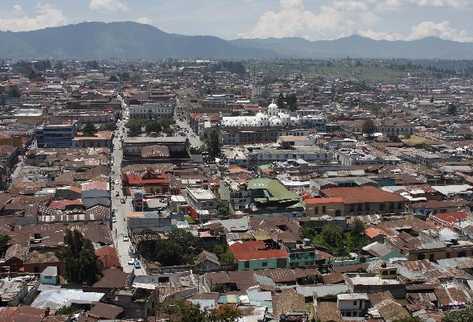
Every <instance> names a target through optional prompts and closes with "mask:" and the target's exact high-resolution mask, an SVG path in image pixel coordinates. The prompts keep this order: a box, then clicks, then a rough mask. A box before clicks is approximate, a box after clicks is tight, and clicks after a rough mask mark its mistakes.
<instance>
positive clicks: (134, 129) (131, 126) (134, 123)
mask: <svg viewBox="0 0 473 322" xmlns="http://www.w3.org/2000/svg"><path fill="white" fill-rule="evenodd" d="M126 127H127V128H128V130H129V131H130V136H137V135H139V134H141V128H142V127H143V122H141V121H140V120H129V121H128V123H127V124H126Z"/></svg>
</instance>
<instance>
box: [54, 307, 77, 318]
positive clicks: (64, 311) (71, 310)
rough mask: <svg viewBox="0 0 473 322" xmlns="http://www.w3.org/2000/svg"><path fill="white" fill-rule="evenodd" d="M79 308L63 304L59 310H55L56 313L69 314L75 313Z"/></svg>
mask: <svg viewBox="0 0 473 322" xmlns="http://www.w3.org/2000/svg"><path fill="white" fill-rule="evenodd" d="M79 311H80V310H79V309H77V308H74V307H72V306H63V307H61V308H60V309H59V310H57V311H56V315H67V316H71V315H72V314H75V313H77V312H79Z"/></svg>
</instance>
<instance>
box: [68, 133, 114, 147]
mask: <svg viewBox="0 0 473 322" xmlns="http://www.w3.org/2000/svg"><path fill="white" fill-rule="evenodd" d="M73 146H74V147H75V148H111V147H112V132H110V131H99V132H97V133H96V134H95V135H94V136H76V137H75V138H74V140H73Z"/></svg>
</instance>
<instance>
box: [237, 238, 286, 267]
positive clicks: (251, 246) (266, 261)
mask: <svg viewBox="0 0 473 322" xmlns="http://www.w3.org/2000/svg"><path fill="white" fill-rule="evenodd" d="M229 249H230V251H231V252H232V254H233V256H234V258H235V260H236V261H237V264H238V270H239V271H245V270H258V269H268V268H286V267H287V266H288V264H289V254H288V252H287V250H285V249H284V248H281V247H280V246H279V245H278V244H277V243H276V242H274V241H272V240H269V241H261V240H252V241H247V242H236V243H234V244H232V245H230V247H229Z"/></svg>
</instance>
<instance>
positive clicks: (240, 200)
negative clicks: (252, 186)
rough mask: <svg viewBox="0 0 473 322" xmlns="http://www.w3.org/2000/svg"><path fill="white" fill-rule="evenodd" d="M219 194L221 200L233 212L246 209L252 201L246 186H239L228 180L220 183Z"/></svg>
mask: <svg viewBox="0 0 473 322" xmlns="http://www.w3.org/2000/svg"><path fill="white" fill-rule="evenodd" d="M219 193H220V198H221V199H222V200H225V201H228V202H229V204H230V207H231V210H233V211H240V210H245V209H248V208H249V206H250V204H251V202H252V200H253V199H252V198H251V191H250V190H248V186H247V185H246V184H239V183H237V182H236V181H234V180H231V179H229V178H226V179H225V180H224V181H222V182H221V183H220V188H219Z"/></svg>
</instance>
